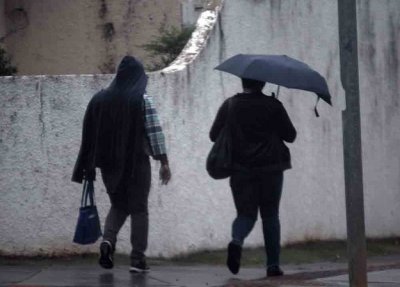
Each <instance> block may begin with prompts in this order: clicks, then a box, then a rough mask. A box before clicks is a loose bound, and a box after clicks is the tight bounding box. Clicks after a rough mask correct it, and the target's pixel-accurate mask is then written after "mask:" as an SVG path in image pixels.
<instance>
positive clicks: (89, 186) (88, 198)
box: [81, 180, 94, 207]
mask: <svg viewBox="0 0 400 287" xmlns="http://www.w3.org/2000/svg"><path fill="white" fill-rule="evenodd" d="M88 203H89V204H88ZM93 205H94V184H93V180H85V181H84V183H83V191H82V199H81V207H85V206H93Z"/></svg>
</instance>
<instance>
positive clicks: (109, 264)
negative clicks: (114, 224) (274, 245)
mask: <svg viewBox="0 0 400 287" xmlns="http://www.w3.org/2000/svg"><path fill="white" fill-rule="evenodd" d="M99 264H100V266H101V267H103V268H105V269H111V268H113V267H114V260H113V248H112V245H111V243H110V241H103V242H102V243H101V244H100V258H99Z"/></svg>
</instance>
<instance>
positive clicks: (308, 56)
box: [0, 0, 400, 256]
mask: <svg viewBox="0 0 400 287" xmlns="http://www.w3.org/2000/svg"><path fill="white" fill-rule="evenodd" d="M214 21H215V25H214V27H213V28H212V30H211V31H210V33H209V34H207V29H208V28H210V27H212V25H211V24H212V23H213V22H214ZM358 22H359V53H360V54H359V62H360V85H361V87H360V88H361V111H362V138H363V159H364V183H365V190H364V191H365V207H366V208H365V211H366V229H367V230H366V231H367V235H368V236H369V237H386V236H399V235H400V224H399V222H400V190H399V187H400V177H399V175H400V149H399V148H398V147H399V145H400V131H399V128H398V127H399V126H400V111H399V94H398V91H399V90H400V80H399V75H400V72H399V59H400V40H399V39H400V35H399V34H400V30H399V25H398V23H399V22H400V2H399V1H396V0H384V1H377V0H363V1H358ZM198 25H199V27H198V29H199V30H200V32H197V33H196V34H195V36H194V38H193V39H192V42H191V43H189V44H188V46H187V48H186V50H185V51H184V54H183V55H181V57H180V58H179V59H178V60H177V61H176V62H175V64H173V65H172V66H171V67H169V68H166V69H164V70H163V71H160V72H156V73H152V74H150V81H149V87H148V92H149V93H150V94H152V95H153V96H154V97H155V99H156V102H157V106H158V109H159V113H160V115H161V117H162V119H163V126H164V130H165V133H166V139H167V145H168V148H169V157H170V161H171V167H172V172H173V179H172V182H171V183H170V184H169V185H168V186H166V187H161V186H160V185H159V183H158V178H157V175H158V172H157V169H154V170H153V171H154V175H153V186H152V191H151V195H150V238H149V240H150V241H149V249H148V255H151V256H172V255H176V254H180V253H187V252H191V251H195V250H201V249H208V248H222V247H225V246H226V244H227V243H228V241H229V238H230V226H231V222H232V219H233V218H234V216H235V211H234V207H233V202H232V199H231V195H230V189H229V185H228V181H226V180H222V181H214V180H212V179H210V178H209V177H208V176H207V174H206V171H205V169H204V165H205V158H206V155H207V153H208V151H209V149H210V147H211V143H210V141H209V140H208V131H209V128H210V126H211V123H212V121H213V119H214V116H215V113H216V111H217V109H218V107H219V105H220V104H221V103H222V101H223V100H224V99H225V98H227V97H229V96H231V95H233V94H234V93H235V92H237V91H239V90H240V81H239V80H238V79H237V78H235V77H233V76H229V75H225V74H222V73H220V72H217V71H214V70H213V67H215V66H216V65H217V64H218V63H220V62H221V61H222V60H224V59H226V58H227V57H230V56H232V55H234V54H236V53H240V52H241V53H265V54H287V55H290V56H292V57H295V58H298V59H301V60H303V61H305V62H307V63H309V64H310V65H311V66H312V67H314V68H315V69H317V70H318V71H320V72H321V73H322V74H323V75H324V76H325V77H326V78H327V81H328V85H329V87H330V90H331V93H332V96H333V104H334V106H333V107H329V106H328V105H326V104H324V103H320V105H319V112H320V114H321V117H320V118H316V117H315V115H314V113H313V107H314V103H315V100H316V99H315V96H314V95H313V94H310V93H307V92H301V91H297V90H288V89H281V95H280V100H281V101H282V102H283V103H284V105H285V106H286V108H287V110H288V113H289V114H290V116H291V118H292V120H293V122H294V124H295V126H296V128H297V130H298V138H297V141H296V142H295V143H294V144H291V145H290V149H291V151H292V157H293V169H291V170H289V171H287V172H286V173H285V182H284V191H283V197H282V204H281V224H282V241H283V243H284V244H286V243H290V242H295V241H303V240H309V239H344V238H345V237H346V223H345V202H344V179H343V155H342V153H343V149H342V130H341V110H342V109H343V103H344V100H343V97H344V93H343V91H342V89H341V84H340V75H339V46H338V29H337V27H338V18H337V4H336V1H331V0H305V1H295V0H289V1H277V0H229V1H225V2H224V5H223V8H222V10H221V13H220V15H219V17H218V18H217V19H216V20H215V12H213V11H206V12H204V13H203V15H202V17H201V18H200V20H199V22H198ZM206 38H208V40H206V41H205V42H206V45H205V47H203V44H204V43H203V42H204V39H206ZM111 79H112V75H101V76H99V75H73V76H34V77H6V78H0V84H1V87H2V89H1V90H2V92H1V94H2V95H1V97H2V101H1V108H0V119H1V122H0V129H1V130H0V135H1V138H0V170H1V172H0V190H1V201H0V220H1V224H0V243H1V244H0V250H1V252H2V253H5V254H18V255H35V254H65V253H82V252H88V251H97V246H95V245H94V246H89V247H81V246H77V245H75V244H73V243H72V236H73V232H74V228H75V223H76V219H77V214H78V207H79V201H80V193H81V186H80V185H78V184H75V183H72V182H70V177H71V171H72V167H73V165H74V161H75V159H76V155H77V152H78V149H79V144H80V133H81V124H82V118H83V114H84V111H85V107H86V105H87V103H88V101H89V99H90V97H91V96H92V95H93V94H94V93H95V92H96V91H97V90H99V89H100V88H102V87H105V86H107V84H108V83H109V82H110V81H111ZM275 88H276V87H273V86H272V85H271V86H267V87H266V92H270V91H271V90H274V89H275ZM154 167H155V168H157V164H154ZM99 179H100V177H99ZM96 187H97V194H96V195H97V205H98V208H99V212H100V215H101V218H102V220H103V221H104V217H105V215H106V213H107V209H108V208H109V202H108V198H107V194H106V193H105V191H104V187H103V184H102V182H101V180H98V181H97V182H96ZM119 239H120V242H119V246H118V251H119V252H123V253H128V252H130V244H129V224H128V223H127V224H126V225H125V226H124V227H123V229H122V231H121V234H120V237H119ZM262 242H263V239H262V233H261V228H260V225H259V223H258V225H257V226H256V227H255V229H254V231H253V233H252V234H251V235H250V237H249V239H248V240H247V242H246V244H247V245H252V246H255V245H261V244H262Z"/></svg>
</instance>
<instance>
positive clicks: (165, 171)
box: [160, 163, 171, 185]
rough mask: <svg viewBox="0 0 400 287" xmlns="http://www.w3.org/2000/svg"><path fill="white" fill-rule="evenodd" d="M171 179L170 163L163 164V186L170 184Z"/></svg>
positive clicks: (161, 168)
mask: <svg viewBox="0 0 400 287" xmlns="http://www.w3.org/2000/svg"><path fill="white" fill-rule="evenodd" d="M170 179H171V170H170V169H169V165H168V163H164V164H161V167H160V181H161V184H165V185H166V184H168V182H169V180H170Z"/></svg>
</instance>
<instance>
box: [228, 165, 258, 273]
mask: <svg viewBox="0 0 400 287" xmlns="http://www.w3.org/2000/svg"><path fill="white" fill-rule="evenodd" d="M253 180H254V178H252V177H251V176H250V175H246V174H241V173H236V174H233V175H232V176H231V178H230V185H231V189H232V195H233V199H234V203H235V207H236V211H237V216H236V218H235V220H234V221H233V224H232V241H231V242H230V243H229V245H228V258H227V266H228V268H229V270H230V271H231V272H232V273H233V274H237V273H238V272H239V269H240V259H241V254H242V245H243V242H244V240H245V239H246V237H247V236H248V235H249V234H250V232H251V230H252V229H253V227H254V224H255V222H256V220H257V212H258V207H257V201H256V199H257V198H256V194H255V193H254V191H255V189H254V181H253Z"/></svg>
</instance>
